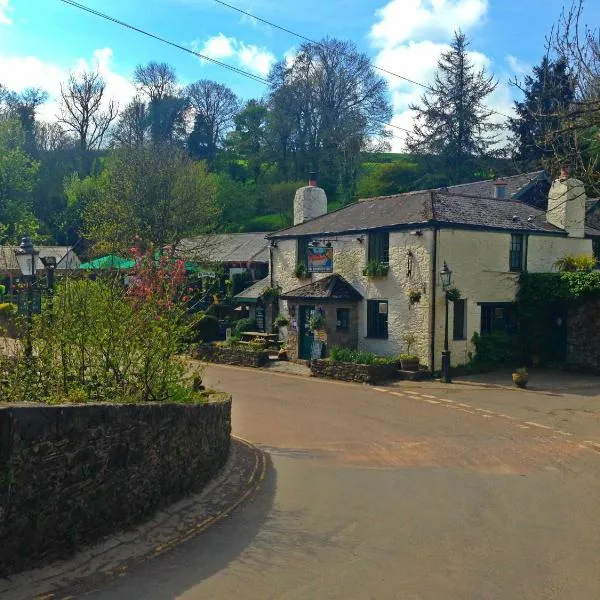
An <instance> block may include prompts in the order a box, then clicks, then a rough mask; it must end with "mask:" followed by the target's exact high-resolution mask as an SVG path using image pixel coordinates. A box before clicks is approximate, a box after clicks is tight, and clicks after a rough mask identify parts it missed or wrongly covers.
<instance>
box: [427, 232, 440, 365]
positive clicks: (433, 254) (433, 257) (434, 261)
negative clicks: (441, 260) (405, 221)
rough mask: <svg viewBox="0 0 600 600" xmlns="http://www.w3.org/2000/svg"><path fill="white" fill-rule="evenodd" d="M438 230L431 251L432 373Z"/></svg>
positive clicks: (434, 234)
mask: <svg viewBox="0 0 600 600" xmlns="http://www.w3.org/2000/svg"><path fill="white" fill-rule="evenodd" d="M437 235H438V229H437V227H434V228H433V248H432V249H431V309H430V310H431V318H430V322H431V348H430V355H431V361H430V363H429V364H430V365H431V372H432V373H433V372H434V371H435V327H436V322H435V302H436V295H435V293H436V289H437V285H436V283H437V250H438V247H437V246H438V242H437Z"/></svg>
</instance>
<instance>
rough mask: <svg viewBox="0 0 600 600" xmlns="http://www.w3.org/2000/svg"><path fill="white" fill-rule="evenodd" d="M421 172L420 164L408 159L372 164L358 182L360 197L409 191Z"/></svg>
mask: <svg viewBox="0 0 600 600" xmlns="http://www.w3.org/2000/svg"><path fill="white" fill-rule="evenodd" d="M418 173H419V165H417V164H416V163H414V162H409V161H407V160H396V161H394V162H390V163H379V164H373V165H370V168H369V169H368V172H367V173H365V175H364V176H363V177H361V179H360V180H359V182H358V189H357V195H358V197H359V198H372V197H375V196H388V195H392V194H400V193H402V192H408V191H409V190H410V189H411V184H412V183H413V182H414V181H415V178H416V176H417V174H418Z"/></svg>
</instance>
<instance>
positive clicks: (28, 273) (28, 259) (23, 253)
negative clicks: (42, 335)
mask: <svg viewBox="0 0 600 600" xmlns="http://www.w3.org/2000/svg"><path fill="white" fill-rule="evenodd" d="M38 254H39V252H38V251H37V250H36V249H35V246H34V245H33V242H32V241H31V238H30V237H29V236H28V235H26V236H24V237H23V239H22V240H21V244H20V246H19V247H18V248H17V249H16V250H15V257H16V259H17V263H19V269H20V271H21V273H22V275H23V276H24V277H25V279H26V281H27V311H26V314H27V337H26V340H25V356H26V358H28V359H30V358H31V355H32V345H31V329H32V325H33V286H34V283H35V275H36V262H37V257H38Z"/></svg>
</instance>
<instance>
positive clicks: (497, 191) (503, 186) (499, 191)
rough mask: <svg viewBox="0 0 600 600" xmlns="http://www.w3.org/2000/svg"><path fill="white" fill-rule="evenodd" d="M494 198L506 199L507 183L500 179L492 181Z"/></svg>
mask: <svg viewBox="0 0 600 600" xmlns="http://www.w3.org/2000/svg"><path fill="white" fill-rule="evenodd" d="M494 198H496V199H498V200H506V199H507V198H508V184H507V183H506V181H502V179H497V180H496V181H494Z"/></svg>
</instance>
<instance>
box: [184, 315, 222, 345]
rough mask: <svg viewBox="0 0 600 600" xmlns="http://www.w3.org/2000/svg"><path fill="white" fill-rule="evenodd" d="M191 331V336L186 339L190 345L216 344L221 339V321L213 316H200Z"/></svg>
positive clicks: (190, 328) (193, 323)
mask: <svg viewBox="0 0 600 600" xmlns="http://www.w3.org/2000/svg"><path fill="white" fill-rule="evenodd" d="M189 330H190V335H189V336H186V339H187V341H189V342H190V343H197V342H205V343H206V342H214V341H215V340H218V339H219V320H218V319H217V318H216V317H213V316H212V315H206V314H205V315H199V316H198V317H197V318H196V319H195V320H194V321H193V322H192V324H191V325H190V327H189Z"/></svg>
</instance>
